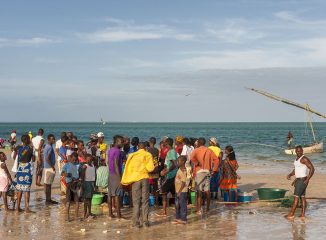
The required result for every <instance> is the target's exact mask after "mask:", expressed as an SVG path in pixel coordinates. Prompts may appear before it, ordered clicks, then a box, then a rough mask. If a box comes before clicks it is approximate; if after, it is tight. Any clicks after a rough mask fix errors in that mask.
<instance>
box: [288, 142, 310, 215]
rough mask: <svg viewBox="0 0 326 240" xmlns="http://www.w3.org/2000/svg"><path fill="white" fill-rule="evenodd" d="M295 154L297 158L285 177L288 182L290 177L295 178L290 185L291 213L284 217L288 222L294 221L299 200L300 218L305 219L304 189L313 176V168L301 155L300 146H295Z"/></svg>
mask: <svg viewBox="0 0 326 240" xmlns="http://www.w3.org/2000/svg"><path fill="white" fill-rule="evenodd" d="M295 153H296V154H297V157H296V160H295V161H294V169H293V171H292V172H291V173H290V174H289V175H288V176H287V179H288V180H290V179H291V177H292V176H295V180H294V182H293V183H292V186H294V202H293V204H292V207H291V211H290V212H289V214H288V215H287V216H286V217H287V219H289V220H293V219H294V213H295V210H296V209H297V206H298V203H299V198H300V199H301V204H302V210H301V215H300V218H301V219H304V218H305V211H306V208H307V201H306V189H307V186H308V184H309V180H310V178H311V177H312V176H313V175H314V172H315V168H314V166H313V165H312V163H311V162H310V160H309V158H307V157H306V156H305V155H303V149H302V147H301V146H297V147H296V148H295ZM308 170H309V172H308Z"/></svg>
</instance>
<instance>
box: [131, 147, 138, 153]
mask: <svg viewBox="0 0 326 240" xmlns="http://www.w3.org/2000/svg"><path fill="white" fill-rule="evenodd" d="M137 151H138V149H137V147H136V146H132V147H131V148H130V150H129V153H134V152H137Z"/></svg>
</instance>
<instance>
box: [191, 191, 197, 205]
mask: <svg viewBox="0 0 326 240" xmlns="http://www.w3.org/2000/svg"><path fill="white" fill-rule="evenodd" d="M190 200H191V204H195V203H196V192H191V193H190Z"/></svg>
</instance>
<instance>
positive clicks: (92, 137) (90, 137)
mask: <svg viewBox="0 0 326 240" xmlns="http://www.w3.org/2000/svg"><path fill="white" fill-rule="evenodd" d="M89 139H90V140H97V136H96V134H94V133H92V134H91V135H90V136H89Z"/></svg>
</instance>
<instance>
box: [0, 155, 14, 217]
mask: <svg viewBox="0 0 326 240" xmlns="http://www.w3.org/2000/svg"><path fill="white" fill-rule="evenodd" d="M6 160H7V156H6V154H4V153H3V152H0V197H1V195H2V199H3V203H4V205H5V211H8V210H9V208H8V202H7V191H8V189H9V186H10V185H11V183H12V179H11V176H10V173H9V171H8V168H7V165H6V163H5V161H6Z"/></svg>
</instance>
